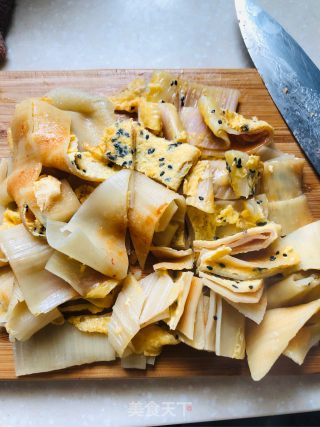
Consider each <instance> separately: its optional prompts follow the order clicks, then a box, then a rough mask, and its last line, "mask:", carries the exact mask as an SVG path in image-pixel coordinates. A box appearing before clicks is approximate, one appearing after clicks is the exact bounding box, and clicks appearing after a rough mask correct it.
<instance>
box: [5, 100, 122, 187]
mask: <svg viewBox="0 0 320 427" xmlns="http://www.w3.org/2000/svg"><path fill="white" fill-rule="evenodd" d="M70 127H71V118H70V115H69V113H68V112H67V111H62V110H59V109H58V108H56V107H54V106H53V105H50V104H49V103H47V102H44V101H41V100H39V99H27V100H25V101H23V102H21V103H20V104H18V105H17V106H16V111H15V114H14V116H13V119H12V123H11V134H12V144H13V159H14V167H15V169H16V168H17V167H22V166H25V165H26V164H27V163H28V165H29V163H30V162H32V161H33V162H39V163H41V164H42V165H43V166H45V167H49V168H56V169H59V170H62V171H65V172H69V173H71V174H73V175H76V176H78V177H80V178H83V179H85V180H89V181H90V180H91V181H98V182H99V181H103V180H105V179H107V178H108V177H109V176H110V175H112V173H114V172H115V171H114V167H113V166H109V165H108V164H107V163H102V162H99V161H97V160H96V159H95V158H94V157H93V156H92V155H91V153H89V152H87V151H84V152H80V151H79V148H78V140H77V138H76V137H75V136H74V135H72V134H71V133H70Z"/></svg>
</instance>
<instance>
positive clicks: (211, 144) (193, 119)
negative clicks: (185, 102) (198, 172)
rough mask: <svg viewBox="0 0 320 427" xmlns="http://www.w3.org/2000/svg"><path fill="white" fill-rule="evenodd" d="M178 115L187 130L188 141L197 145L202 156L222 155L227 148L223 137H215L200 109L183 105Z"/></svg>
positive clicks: (227, 145)
mask: <svg viewBox="0 0 320 427" xmlns="http://www.w3.org/2000/svg"><path fill="white" fill-rule="evenodd" d="M180 117H181V120H182V123H183V125H184V128H185V130H186V132H187V139H188V143H189V144H191V145H194V146H196V147H198V148H199V149H200V150H201V153H202V156H204V154H205V156H208V157H209V156H218V157H223V156H224V152H225V150H226V149H228V148H229V144H227V143H226V142H225V141H224V140H223V139H220V138H217V137H216V136H215V135H214V134H213V133H212V132H211V130H210V129H209V128H208V127H207V126H206V124H205V123H204V121H203V119H202V116H201V114H200V111H199V110H198V108H196V107H183V108H182V110H181V111H180Z"/></svg>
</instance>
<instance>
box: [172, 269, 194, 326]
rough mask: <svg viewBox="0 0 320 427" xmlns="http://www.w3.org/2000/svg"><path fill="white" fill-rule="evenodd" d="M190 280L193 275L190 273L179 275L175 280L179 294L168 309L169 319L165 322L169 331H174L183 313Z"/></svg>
mask: <svg viewBox="0 0 320 427" xmlns="http://www.w3.org/2000/svg"><path fill="white" fill-rule="evenodd" d="M192 279H193V273H191V272H185V273H180V274H179V276H178V277H177V279H176V286H180V292H179V294H178V297H177V300H176V301H175V303H174V304H173V305H171V306H170V307H169V316H170V317H169V319H168V320H166V321H165V322H166V323H167V325H168V326H169V328H170V329H173V330H174V329H176V327H177V325H178V323H179V321H180V319H181V316H182V315H183V313H184V309H185V304H186V301H187V297H188V295H189V291H190V286H191V282H192Z"/></svg>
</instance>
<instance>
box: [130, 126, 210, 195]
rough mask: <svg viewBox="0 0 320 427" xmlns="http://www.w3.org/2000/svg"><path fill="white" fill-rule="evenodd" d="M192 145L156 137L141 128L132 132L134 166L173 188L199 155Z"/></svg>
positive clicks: (176, 187)
mask: <svg viewBox="0 0 320 427" xmlns="http://www.w3.org/2000/svg"><path fill="white" fill-rule="evenodd" d="M200 154H201V153H200V150H198V148H196V147H194V146H193V145H190V144H187V143H182V142H176V141H168V140H166V139H164V138H159V137H157V136H155V135H153V134H152V133H150V132H148V131H147V130H144V129H143V128H140V129H137V133H136V157H135V169H136V170H137V171H139V172H142V173H144V174H145V175H147V176H148V177H149V178H152V179H154V180H156V181H158V182H161V183H162V184H163V185H165V186H166V187H168V188H170V189H171V190H174V191H177V190H178V188H179V187H180V184H181V183H182V180H183V178H184V177H185V176H186V175H187V173H188V172H189V170H190V169H191V168H192V166H193V165H195V164H196V162H197V160H198V158H199V157H200Z"/></svg>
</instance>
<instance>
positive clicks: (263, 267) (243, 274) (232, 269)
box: [198, 246, 300, 280]
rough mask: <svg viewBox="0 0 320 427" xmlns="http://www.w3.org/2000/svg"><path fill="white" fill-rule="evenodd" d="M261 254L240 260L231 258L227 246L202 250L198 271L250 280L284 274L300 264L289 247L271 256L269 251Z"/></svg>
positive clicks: (230, 251) (294, 252)
mask: <svg viewBox="0 0 320 427" xmlns="http://www.w3.org/2000/svg"><path fill="white" fill-rule="evenodd" d="M262 252H263V253H261V254H260V253H259V252H257V253H253V252H252V253H250V257H251V259H249V258H248V257H247V256H246V259H240V258H236V257H234V256H232V255H231V253H232V249H231V248H230V247H227V246H221V247H219V248H217V249H213V250H211V251H206V250H204V251H202V252H201V253H200V256H199V258H198V269H199V271H202V272H205V273H209V274H210V273H211V274H216V275H219V276H222V277H227V278H231V279H236V280H250V279H258V278H264V277H270V276H274V275H275V274H278V273H286V272H287V271H290V270H291V269H292V268H297V266H298V265H299V262H300V258H299V254H298V253H297V252H296V251H295V250H294V249H293V248H292V247H291V246H285V247H283V249H282V250H281V251H280V250H277V251H276V252H272V254H271V252H270V251H269V250H268V251H267V253H265V251H262ZM251 254H252V255H251ZM253 254H254V255H253Z"/></svg>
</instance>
